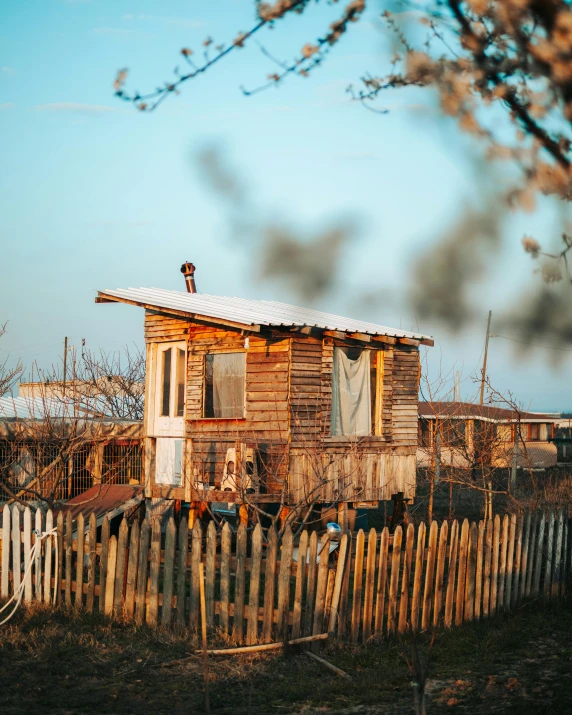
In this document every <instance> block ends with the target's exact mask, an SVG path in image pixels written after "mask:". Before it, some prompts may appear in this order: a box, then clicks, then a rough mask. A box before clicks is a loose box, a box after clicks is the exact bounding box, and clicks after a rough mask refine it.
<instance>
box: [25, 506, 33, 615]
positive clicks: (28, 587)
mask: <svg viewBox="0 0 572 715" xmlns="http://www.w3.org/2000/svg"><path fill="white" fill-rule="evenodd" d="M23 542H24V543H23V545H24V601H31V600H32V567H31V566H30V555H31V554H30V551H31V549H32V512H31V511H30V507H29V506H27V507H26V508H25V509H24V540H23Z"/></svg>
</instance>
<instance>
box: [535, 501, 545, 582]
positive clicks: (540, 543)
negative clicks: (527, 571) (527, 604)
mask: <svg viewBox="0 0 572 715" xmlns="http://www.w3.org/2000/svg"><path fill="white" fill-rule="evenodd" d="M545 530H546V514H545V513H544V512H542V513H541V515H540V524H539V525H538V535H537V539H536V555H535V557H534V581H533V584H532V595H533V596H537V595H538V594H539V593H540V572H541V569H542V555H543V553H544V532H545Z"/></svg>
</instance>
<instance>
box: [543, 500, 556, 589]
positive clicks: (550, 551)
mask: <svg viewBox="0 0 572 715" xmlns="http://www.w3.org/2000/svg"><path fill="white" fill-rule="evenodd" d="M553 558H554V509H549V510H548V534H547V536H546V569H545V571H544V589H543V590H544V595H545V596H550V591H551V586H552V568H553V566H552V561H553Z"/></svg>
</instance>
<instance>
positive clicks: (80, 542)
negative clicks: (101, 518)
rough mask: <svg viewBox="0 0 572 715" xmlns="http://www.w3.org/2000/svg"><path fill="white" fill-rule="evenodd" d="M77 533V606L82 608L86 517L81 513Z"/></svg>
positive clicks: (77, 523)
mask: <svg viewBox="0 0 572 715" xmlns="http://www.w3.org/2000/svg"><path fill="white" fill-rule="evenodd" d="M76 533H77V558H76V569H75V603H74V605H75V607H76V608H77V609H80V608H81V607H82V606H83V554H84V547H85V519H84V516H83V514H80V515H79V516H78V518H77V521H76Z"/></svg>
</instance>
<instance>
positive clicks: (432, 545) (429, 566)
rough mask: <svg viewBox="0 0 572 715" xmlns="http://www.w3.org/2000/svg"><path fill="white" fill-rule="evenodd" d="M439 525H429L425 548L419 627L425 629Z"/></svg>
mask: <svg viewBox="0 0 572 715" xmlns="http://www.w3.org/2000/svg"><path fill="white" fill-rule="evenodd" d="M438 531H439V527H438V525H437V522H436V521H433V522H432V523H431V526H430V527H429V548H428V549H427V563H426V566H425V588H424V590H423V611H422V614H421V628H422V629H423V630H424V631H425V630H427V629H428V628H429V626H430V625H431V601H432V600H433V595H434V591H433V579H434V576H435V561H436V559H437V535H438Z"/></svg>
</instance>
